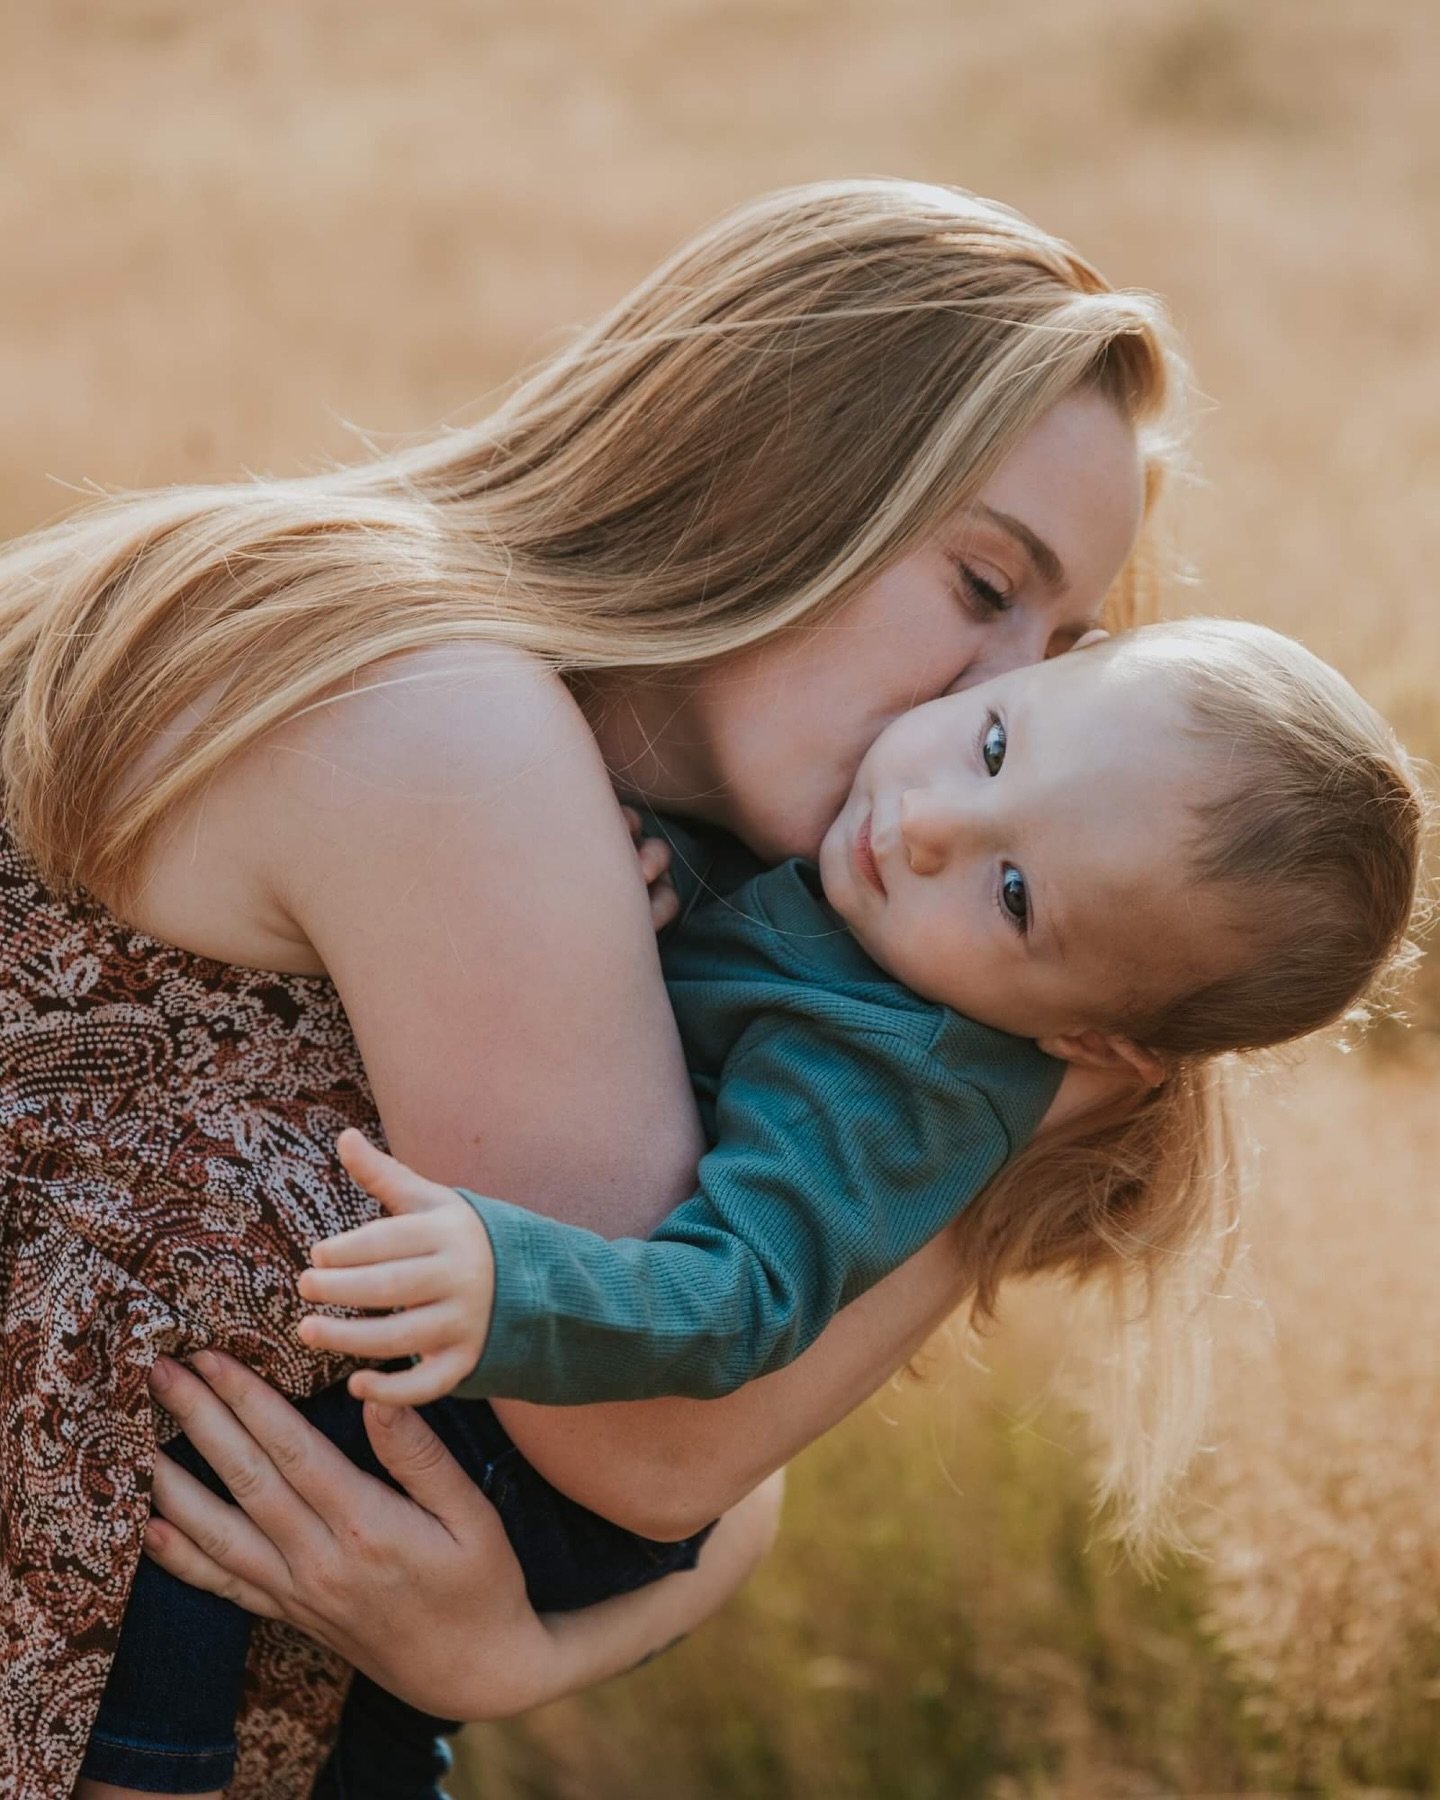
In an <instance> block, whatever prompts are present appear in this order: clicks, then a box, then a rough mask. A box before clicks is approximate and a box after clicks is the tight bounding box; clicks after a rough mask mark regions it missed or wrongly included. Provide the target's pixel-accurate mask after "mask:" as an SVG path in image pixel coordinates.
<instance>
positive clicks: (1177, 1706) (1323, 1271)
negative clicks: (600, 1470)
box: [0, 0, 1440, 1800]
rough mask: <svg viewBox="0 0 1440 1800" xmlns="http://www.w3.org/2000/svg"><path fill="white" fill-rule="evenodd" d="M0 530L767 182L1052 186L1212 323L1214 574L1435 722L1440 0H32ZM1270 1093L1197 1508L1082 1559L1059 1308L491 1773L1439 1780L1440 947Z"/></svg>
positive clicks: (957, 1371)
mask: <svg viewBox="0 0 1440 1800" xmlns="http://www.w3.org/2000/svg"><path fill="white" fill-rule="evenodd" d="M0 32H3V39H0V233H3V242H4V245H5V252H4V278H3V281H0V371H3V383H4V388H3V391H4V400H5V419H6V430H5V433H4V436H3V440H0V529H4V530H5V531H7V532H8V531H19V530H22V529H24V528H25V527H27V526H29V525H31V524H34V523H37V522H39V521H40V520H42V519H44V518H47V517H49V516H52V515H53V514H55V513H56V512H58V511H59V510H61V509H62V508H64V507H66V506H68V505H70V504H72V503H73V501H74V499H75V497H76V493H77V491H80V490H83V489H84V487H85V486H86V484H89V483H95V484H99V485H103V486H116V485H125V484H132V483H149V482H162V481H168V480H173V479H179V478H185V479H191V478H203V477H209V476H221V475H226V474H230V473H233V472H234V471H236V470H238V469H240V468H242V467H244V468H249V469H256V470H268V471H275V472H290V471H296V470H299V469H302V468H304V467H307V466H311V465H313V464H314V463H316V462H318V461H319V460H320V459H321V458H322V457H325V456H335V455H341V456H343V455H347V454H352V453H355V452H357V451H358V450H359V448H360V447H361V446H362V445H363V444H364V443H365V442H367V441H374V442H381V443H383V442H387V441H389V440H390V439H391V437H392V436H393V435H395V434H402V433H408V432H412V431H415V430H418V429H420V428H422V427H425V426H428V425H430V424H432V423H435V422H437V421H439V420H441V419H443V418H450V419H461V418H465V417H467V416H473V415H474V412H475V410H476V408H477V407H478V406H479V405H480V404H481V403H482V402H483V400H484V398H485V397H486V395H487V394H489V393H491V392H493V391H494V390H495V389H496V388H497V387H498V386H500V385H501V384H503V383H504V382H505V381H506V380H507V379H508V378H509V377H510V376H511V375H512V374H513V373H514V372H515V371H516V370H517V369H518V368H519V367H520V366H521V365H522V364H523V363H525V362H527V361H530V360H533V359H534V358H535V357H536V356H537V355H539V354H542V353H543V352H544V351H545V349H546V348H547V347H549V346H551V345H553V344H555V343H557V342H558V341H560V337H561V335H562V334H563V332H564V330H565V329H566V327H567V326H569V325H571V324H573V323H575V322H577V321H579V320H581V319H584V318H585V317H587V316H589V315H590V314H592V313H594V312H596V311H598V310H599V309H601V308H603V307H604V306H606V305H607V304H609V303H610V302H611V301H612V300H613V299H615V298H616V297H617V296H618V295H619V294H620V293H621V292H622V291H623V290H624V289H625V288H626V286H628V285H629V283H630V282H631V281H632V280H634V279H635V278H637V277H638V276H639V275H641V274H642V273H643V272H644V271H645V270H646V269H647V267H648V266H649V265H650V264H651V263H652V261H653V260H655V259H656V258H657V257H658V256H659V255H660V254H661V253H662V252H663V251H665V250H667V249H668V248H669V247H670V246H671V245H672V244H673V243H674V242H676V241H677V240H678V239H679V238H680V237H681V236H683V235H684V234H685V233H686V232H687V231H689V230H690V229H691V228H693V227H694V226H696V225H698V224H700V223H701V222H703V221H704V220H706V219H707V218H709V217H711V216H712V215H714V214H715V213H716V212H717V211H719V210H721V209H722V208H723V207H725V206H726V205H728V204H729V203H731V202H733V201H735V200H737V199H740V198H742V197H744V196H747V195H749V194H752V193H755V192H757V191H759V190H761V189H764V188H767V187H772V186H775V185H779V184H781V183H783V182H787V181H793V180H800V179H806V178H810V177H815V176H821V175H828V174H836V173H873V172H887V173H906V174H913V175H917V176H921V177H924V178H928V179H935V180H942V181H950V182H958V183H961V184H963V185H966V186H969V187H973V188H976V189H979V190H980V191H982V192H985V193H989V194H994V195H997V196H999V197H1001V198H1004V199H1006V200H1008V201H1010V202H1011V203H1013V204H1014V205H1017V206H1019V207H1020V208H1021V209H1023V210H1024V211H1027V212H1029V213H1031V214H1033V215H1034V216H1036V217H1037V218H1038V219H1040V220H1041V221H1042V222H1043V223H1044V224H1046V225H1047V226H1050V227H1052V228H1054V229H1057V230H1059V231H1061V232H1062V233H1064V234H1065V235H1067V236H1068V237H1070V238H1072V239H1073V240H1074V241H1075V242H1076V243H1077V244H1078V245H1079V246H1080V247H1081V248H1082V249H1084V250H1085V251H1086V253H1087V254H1089V255H1090V256H1091V257H1093V258H1094V259H1095V260H1096V261H1097V262H1098V263H1099V264H1100V266H1101V267H1102V268H1103V269H1104V270H1105V271H1106V272H1107V274H1108V275H1110V277H1111V278H1112V279H1114V280H1117V281H1120V282H1125V283H1133V284H1137V285H1141V286H1145V287H1149V288H1154V289H1157V290H1159V291H1160V292H1161V293H1163V294H1165V295H1166V296H1167V297H1168V298H1169V300H1170V301H1171V303H1172V304H1173V307H1174V309H1175V312H1176V315H1177V317H1178V319H1179V321H1180V323H1181V325H1182V327H1183V330H1184V332H1185V334H1186V337H1187V340H1188V342H1189V345H1190V347H1191V350H1192V353H1193V356H1194V361H1195V366H1196V371H1197V381H1198V387H1199V394H1198V396H1197V422H1196V463H1197V469H1198V478H1197V480H1196V482H1195V483H1194V484H1193V485H1192V486H1191V488H1190V489H1189V490H1188V491H1186V492H1184V493H1182V494H1181V495H1179V496H1178V497H1177V510H1176V528H1177V531H1178V534H1179V537H1180V540H1181V542H1182V544H1183V546H1184V549H1185V551H1186V554H1187V556H1188V558H1189V560H1190V562H1191V563H1192V565H1193V567H1194V570H1195V584H1194V586H1193V587H1191V588H1189V589H1188V590H1186V591H1185V592H1183V593H1182V594H1180V595H1179V596H1178V597H1177V601H1176V604H1177V605H1178V606H1179V607H1180V608H1181V609H1183V610H1206V611H1214V612H1220V613H1228V614H1237V615H1246V616H1251V617H1255V618H1258V619H1261V620H1264V621H1266V622H1268V623H1271V624H1274V625H1277V626H1279V627H1281V628H1283V629H1285V630H1288V631H1291V632H1294V633H1296V634H1298V635H1299V636H1301V637H1303V638H1304V639H1305V640H1306V641H1307V642H1308V643H1309V644H1310V645H1311V646H1312V647H1313V648H1314V649H1316V650H1317V651H1319V652H1320V653H1321V654H1323V655H1325V656H1328V657H1329V658H1331V659H1332V660H1333V661H1335V662H1336V663H1338V664H1339V665H1340V666H1341V667H1342V668H1343V669H1344V670H1345V671H1346V672H1347V673H1348V674H1349V675H1350V676H1351V677H1352V678H1353V679H1354V680H1355V681H1356V682H1357V683H1358V684H1359V685H1360V686H1361V688H1362V689H1363V690H1364V691H1365V692H1366V693H1367V694H1368V695H1369V696H1370V697H1371V698H1372V699H1374V700H1375V701H1376V702H1377V703H1378V704H1379V705H1381V706H1382V707H1383V708H1385V709H1387V710H1388V711H1389V713H1390V714H1391V716H1392V717H1393V718H1394V719H1395V721H1396V722H1397V724H1398V725H1399V726H1400V728H1401V730H1402V732H1403V733H1404V735H1405V736H1406V737H1407V739H1408V741H1409V742H1410V743H1411V745H1412V748H1414V749H1415V750H1416V751H1418V752H1420V753H1422V754H1424V755H1427V756H1431V757H1434V756H1437V755H1440V706H1437V697H1440V590H1437V581H1440V575H1437V571H1440V504H1437V500H1436V495H1437V493H1440V328H1437V303H1436V294H1437V292H1440V125H1437V114H1440V107H1437V99H1440V95H1437V91H1436V76H1437V71H1440V8H1437V7H1436V5H1435V4H1434V0H1384V4H1380V3H1378V0H1349V3H1348V4H1343V3H1339V0H1268V3H1267V0H1249V3H1248V4H1246V3H1243V0H1240V3H1236V4H1220V3H1214V0H1048V3H1046V0H949V3H943V0H734V3H732V4H704V3H702V0H606V3H605V4H589V3H583V0H532V3H531V4H528V5H527V4H522V3H521V0H409V4H407V5H404V6H396V5H392V4H385V3H383V0H248V3H247V4H246V5H244V6H238V5H230V6H226V5H222V4H220V3H219V0H50V3H48V4H46V5H43V6H41V5H35V4H33V3H28V4H27V3H26V0H0ZM1412 1012H1413V1015H1414V1024H1413V1025H1412V1026H1411V1027H1410V1028H1409V1029H1403V1030H1402V1029H1400V1028H1397V1027H1387V1028H1386V1029H1384V1030H1382V1031H1381V1032H1379V1033H1377V1034H1376V1035H1375V1037H1374V1039H1373V1041H1372V1042H1370V1043H1369V1044H1368V1045H1367V1046H1362V1047H1360V1048H1359V1049H1356V1050H1354V1051H1352V1052H1351V1053H1349V1054H1343V1053H1342V1052H1341V1051H1340V1050H1339V1049H1337V1048H1335V1047H1320V1048H1317V1049H1315V1050H1314V1051H1313V1052H1312V1053H1311V1054H1310V1055H1309V1056H1308V1058H1306V1059H1305V1060H1304V1061H1303V1062H1301V1063H1300V1064H1299V1065H1298V1066H1296V1067H1293V1068H1288V1069H1286V1070H1284V1071H1282V1072H1280V1073H1279V1074H1277V1075H1273V1076H1271V1077H1269V1078H1267V1079H1266V1080H1265V1081H1264V1082H1261V1083H1260V1084H1259V1085H1258V1086H1257V1088H1256V1090H1255V1092H1254V1093H1253V1094H1252V1095H1251V1096H1250V1098H1249V1100H1248V1102H1247V1108H1246V1111H1247V1117H1248V1118H1249V1120H1250V1123H1251V1127H1252V1134H1253V1136H1254V1138H1255V1140H1256V1143H1257V1152H1256V1156H1255V1168H1254V1176H1253V1185H1252V1193H1251V1198H1250V1201H1249V1216H1248V1227H1247V1229H1248V1235H1249V1238H1250V1249H1249V1251H1248V1253H1247V1254H1246V1255H1245V1256H1244V1257H1243V1258H1242V1260H1241V1264H1240V1266H1239V1268H1238V1269H1237V1271H1236V1274H1235V1278H1234V1282H1233V1289H1234V1291H1233V1293H1232V1294H1231V1295H1230V1297H1229V1298H1227V1299H1226V1300H1225V1301H1224V1302H1223V1305H1222V1308H1221V1318H1222V1328H1221V1349H1222V1356H1221V1371H1220V1397H1219V1405H1218V1407H1217V1412H1216V1418H1215V1424H1214V1431H1213V1449H1212V1451H1211V1452H1210V1453H1209V1454H1208V1455H1207V1456H1206V1457H1205V1458H1204V1459H1203V1462H1202V1467H1201V1471H1200V1475H1199V1478H1198V1480H1197V1483H1196V1487H1195V1494H1194V1501H1193V1506H1192V1530H1193V1531H1194V1533H1195V1534H1196V1536H1197V1538H1198V1540H1199V1541H1200V1543H1201V1544H1202V1545H1203V1547H1204V1550H1205V1553H1206V1555H1205V1559H1204V1560H1203V1561H1197V1562H1193V1563H1190V1564H1188V1565H1179V1564H1176V1565H1175V1566H1174V1567H1173V1568H1171V1569H1170V1570H1169V1571H1167V1573H1166V1575H1165V1578H1164V1579H1163V1580H1162V1581H1161V1582H1160V1583H1159V1584H1158V1585H1155V1586H1149V1587H1147V1586H1146V1585H1144V1584H1142V1583H1141V1582H1139V1581H1138V1580H1137V1579H1136V1578H1135V1577H1134V1576H1133V1575H1132V1574H1130V1573H1129V1572H1127V1571H1126V1570H1125V1569H1124V1568H1123V1567H1118V1566H1116V1565H1115V1563H1114V1559H1113V1557H1112V1556H1111V1555H1110V1554H1109V1553H1108V1552H1105V1551H1101V1550H1095V1549H1092V1548H1089V1543H1090V1538H1091V1535H1092V1531H1091V1522H1090V1519H1089V1516H1088V1498H1087V1496H1088V1474H1087V1470H1086V1467H1085V1463H1084V1460H1083V1436H1082V1434H1081V1433H1080V1432H1079V1431H1078V1430H1077V1427H1076V1426H1075V1424H1074V1422H1073V1420H1072V1419H1071V1416H1070V1414H1069V1412H1068V1411H1067V1409H1066V1407H1065V1406H1064V1405H1063V1404H1062V1403H1061V1402H1060V1401H1058V1400H1056V1399H1054V1398H1053V1397H1048V1398H1047V1396H1049V1395H1050V1393H1051V1390H1052V1389H1053V1388H1054V1387H1055V1386H1056V1382H1057V1376H1056V1370H1057V1367H1058V1365H1059V1364H1060V1362H1062V1361H1063V1360H1064V1357H1065V1351H1066V1346H1067V1325H1066V1314H1065V1307H1064V1303H1063V1299H1062V1297H1061V1296H1059V1295H1058V1294H1056V1293H1053V1292H1050V1291H1043V1292H1041V1291H1036V1292H1031V1293H1028V1294H1023V1295H1017V1296H1016V1299H1015V1303H1014V1305H1013V1306H1012V1307H1011V1308H1009V1309H1008V1311H1007V1313H1006V1329H1004V1330H1002V1331H1000V1332H999V1333H997V1334H995V1335H994V1336H992V1337H991V1338H989V1339H987V1340H986V1342H985V1343H984V1344H983V1345H982V1346H979V1347H978V1348H977V1347H976V1346H974V1345H972V1344H970V1343H969V1341H968V1340H967V1339H966V1338H965V1337H964V1336H963V1335H962V1334H960V1333H958V1332H954V1333H952V1335H951V1336H950V1338H949V1339H948V1340H944V1341H941V1342H940V1343H938V1344H937V1345H936V1346H935V1347H934V1348H933V1349H932V1351H931V1353H930V1354H929V1356H928V1358H927V1359H926V1370H925V1374H924V1376H923V1378H922V1379H920V1380H914V1379H908V1378H907V1379H906V1380H903V1381H901V1382H899V1383H897V1384H896V1385H895V1386H894V1387H893V1388H892V1389H891V1390H890V1391H888V1392H887V1393H886V1394H884V1395H883V1396H882V1397H881V1398H880V1399H879V1400H878V1401H877V1402H876V1403H874V1404H873V1405H872V1406H871V1407H870V1408H868V1409H867V1410H866V1411H865V1412H864V1413H863V1414H862V1415H860V1416H859V1417H857V1418H855V1419H853V1420H851V1421H850V1422H849V1423H848V1424H847V1425H846V1426H845V1427H844V1428H842V1429H841V1430H840V1431H837V1432H836V1433H835V1434H833V1435H832V1436H831V1437H830V1438H829V1439H827V1440H826V1441H825V1442H823V1443H821V1444H819V1445H817V1446H815V1447H814V1448H813V1449H812V1450H811V1451H810V1452H809V1453H808V1454H807V1455H806V1456H805V1457H803V1458H802V1459H801V1461H800V1462H799V1463H798V1465H797V1466H796V1468H795V1469H794V1471H793V1475H792V1482H791V1490H790V1498H789V1503H788V1512H787V1523H786V1529H785V1533H784V1536H783V1539H782V1542H781V1545H780V1547H779V1549H778V1550H777V1552H776V1554H775V1555H774V1557H773V1558H772V1560H771V1562H770V1564H769V1565H768V1567H767V1568H766V1569H765V1570H764V1572H763V1573H762V1574H761V1575H760V1576H759V1577H758V1578H757V1579H756V1580H755V1581H754V1583H753V1584H752V1585H751V1587H750V1589H749V1590H748V1591H747V1593H746V1594H745V1595H744V1596H743V1597H742V1598H740V1599H739V1600H738V1601H737V1602H735V1603H734V1605H733V1606H732V1607H731V1608H730V1609H729V1611H728V1612H727V1613H726V1614H725V1615H723V1616H722V1617H721V1618H720V1619H719V1620H717V1621H716V1622H715V1623H714V1624H713V1625H711V1626H710V1627H708V1628H707V1629H706V1630H705V1631H704V1632H703V1633H701V1634H700V1635H698V1636H697V1637H696V1638H695V1640H694V1641H692V1642H691V1643H688V1644H686V1645H684V1646H683V1647H682V1648H681V1649H679V1650H677V1651H676V1652H675V1653H673V1654H672V1655H671V1656H670V1657H668V1658H666V1659H664V1660H663V1661H662V1662H660V1663H658V1664H656V1665H655V1666H654V1667H652V1668H649V1669H646V1670H645V1671H643V1672H642V1673H640V1674H637V1675H635V1676H632V1677H629V1678H627V1679H626V1680H624V1681H621V1682H618V1683H615V1684H612V1685H611V1686H609V1687H607V1688H605V1689H602V1690H599V1691H598V1692H595V1693H592V1694H590V1695H587V1696H584V1697H582V1698H580V1699H578V1700H575V1701H572V1702H568V1703H566V1704H564V1705H561V1706H557V1707H554V1708H551V1709H550V1710H549V1711H547V1712H546V1713H544V1714H541V1715H538V1716H536V1717H534V1718H532V1719H529V1720H525V1721H522V1722H519V1723H516V1724H513V1725H509V1726H505V1727H503V1728H486V1729H483V1730H477V1731H473V1732H471V1733H470V1734H468V1736H467V1738H466V1740H465V1742H464V1744H463V1745H462V1749H461V1759H462V1765H463V1778H462V1779H461V1780H460V1781H458V1782H457V1788H456V1791H457V1793H463V1794H465V1795H468V1796H472V1797H477V1800H478V1797H479V1796H482V1795H483V1796H484V1800H649V1797H651V1796H665V1797H666V1800H712V1797H715V1800H718V1797H719V1796H727V1797H728V1796H744V1797H745V1800H770V1797H772V1796H773V1797H776V1800H779V1797H781V1796H797V1797H800V1800H810V1797H811V1796H815V1797H817V1800H832V1797H833V1800H848V1797H850V1796H854V1797H855V1800H862V1797H863V1800H932V1797H933V1800H957V1797H965V1796H970V1795H979V1796H987V1797H989V1796H993V1797H994V1800H1021V1797H1022V1796H1024V1797H1028V1796H1036V1797H1041V1800H1044V1797H1049V1796H1057V1797H1058V1796H1084V1797H1086V1800H1090V1797H1093V1796H1149V1795H1161V1794H1172V1793H1183V1794H1210V1795H1220V1794H1223V1795H1240V1794H1251V1795H1259V1794H1262V1793H1263V1794H1282V1793H1283V1794H1288V1793H1292V1792H1293V1793H1298V1792H1307V1793H1308V1792H1323V1793H1327V1794H1355V1795H1359V1794H1362V1793H1363V1794H1370V1795H1374V1794H1377V1793H1431V1792H1435V1791H1440V1633H1437V1619H1440V1379H1437V1376H1440V1358H1437V1353H1436V1344H1437V1335H1440V1334H1437V1331H1436V1315H1437V1308H1436V1304H1435V1299H1434V1293H1433V1282H1434V1279H1435V1272H1436V1271H1437V1269H1440V1180H1437V1176H1436V1173H1435V1170H1436V1166H1437V1162H1440V1104H1437V1102H1440V1085H1437V1077H1440V979H1437V978H1436V977H1435V976H1433V975H1431V976H1429V977H1425V978H1422V981H1421V983H1420V985H1419V989H1418V993H1417V995H1416V997H1415V1001H1414V1005H1413V1007H1412Z"/></svg>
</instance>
